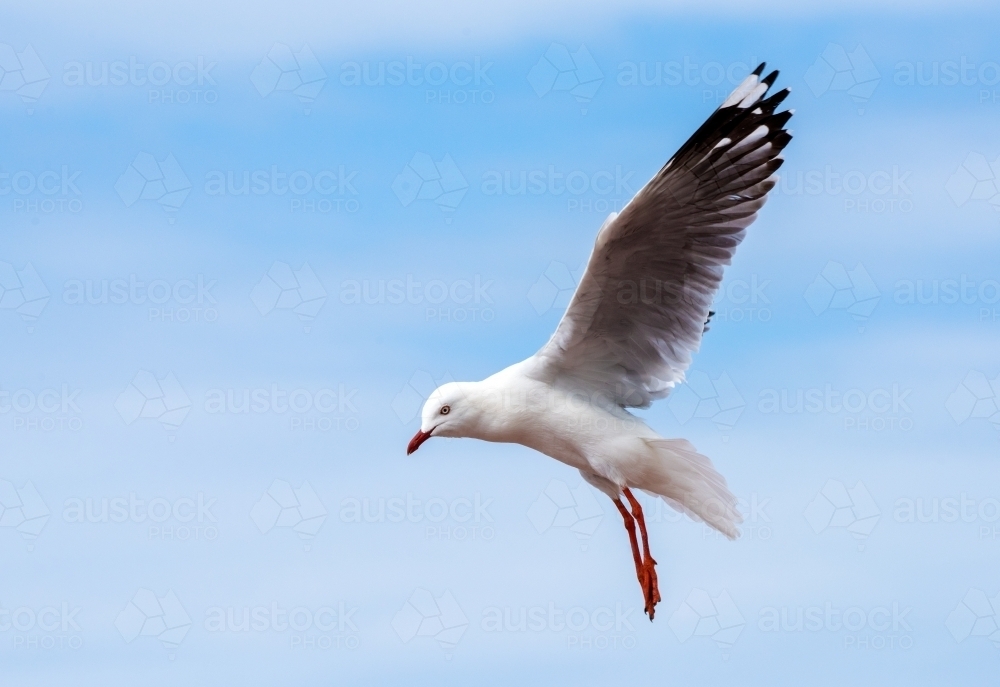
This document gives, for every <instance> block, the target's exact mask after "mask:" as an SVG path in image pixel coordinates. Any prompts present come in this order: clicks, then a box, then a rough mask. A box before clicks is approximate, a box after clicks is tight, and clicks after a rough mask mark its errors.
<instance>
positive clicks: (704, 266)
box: [533, 65, 792, 407]
mask: <svg viewBox="0 0 1000 687" xmlns="http://www.w3.org/2000/svg"><path fill="white" fill-rule="evenodd" d="M762 70H763V65H761V66H760V67H758V69H757V71H756V72H754V73H753V74H751V75H750V76H749V77H747V79H746V80H745V81H744V82H743V83H742V84H741V85H740V86H739V87H737V89H736V90H735V91H733V94H732V95H730V97H729V98H728V99H727V100H726V102H724V103H723V104H722V105H721V106H720V107H719V108H718V109H717V110H716V111H715V112H714V113H713V114H712V115H711V116H710V117H709V118H708V120H707V121H706V122H705V123H704V124H703V125H702V126H701V127H700V128H699V129H698V131H696V132H695V134H694V135H693V136H692V137H691V138H690V139H689V140H688V141H687V142H686V143H685V144H684V145H683V146H681V148H680V150H678V151H677V153H676V154H675V155H674V156H673V157H672V158H671V159H670V161H669V162H667V164H666V165H664V166H663V168H662V169H660V171H659V172H658V173H657V174H656V175H655V176H654V177H653V178H652V179H651V180H650V181H649V183H647V184H646V185H645V186H644V187H643V188H642V189H641V190H640V191H639V192H638V193H637V194H636V195H635V197H634V198H633V199H632V200H631V201H630V202H629V203H628V205H626V206H625V207H624V208H623V210H622V212H621V213H620V214H618V215H614V214H612V215H611V216H610V217H608V219H607V221H605V223H604V225H603V226H602V227H601V230H600V231H599V232H598V236H597V242H596V244H595V246H594V250H593V253H592V254H591V256H590V261H589V262H588V265H587V270H586V272H585V273H584V276H583V278H582V279H581V280H580V283H579V285H578V286H577V289H576V292H575V294H574V295H573V299H572V301H571V302H570V305H569V308H568V309H567V311H566V313H565V315H564V316H563V319H562V320H561V321H560V323H559V326H558V327H557V328H556V331H555V333H554V334H553V335H552V338H551V339H550V340H549V342H548V343H547V344H546V345H545V346H544V347H543V348H542V349H541V350H540V351H539V352H538V353H537V354H535V356H534V359H533V370H534V373H533V374H534V375H535V376H537V377H539V378H543V379H545V380H546V381H548V382H550V383H553V384H557V385H562V386H566V387H570V388H574V389H577V390H581V391H585V392H586V393H589V394H591V395H593V394H598V395H600V397H602V398H604V399H605V400H606V401H607V402H609V403H614V404H615V405H619V406H623V407H646V406H648V405H649V404H650V403H651V402H652V401H653V400H655V399H658V398H663V397H664V396H666V395H667V394H668V393H670V390H671V389H672V388H673V386H674V384H676V383H677V382H679V381H682V380H683V378H684V371H685V370H686V369H687V367H688V366H689V365H690V363H691V355H692V353H693V352H694V351H696V350H697V349H698V347H699V345H700V344H701V337H702V334H703V333H704V331H705V329H706V325H707V320H708V317H709V307H710V305H711V303H712V300H713V298H714V295H715V292H716V291H717V290H718V288H719V284H720V282H721V280H722V272H723V267H724V266H725V265H728V264H730V262H731V260H732V257H733V254H734V253H735V251H736V247H737V246H738V245H739V244H740V242H741V241H742V240H743V238H744V236H745V235H746V228H747V227H748V226H749V225H750V224H751V223H752V222H753V221H754V219H756V217H757V211H758V210H760V208H761V207H762V206H763V205H764V202H765V200H766V199H767V193H768V191H770V190H771V188H772V187H773V186H774V183H775V178H774V177H773V174H774V172H775V171H776V170H777V169H778V167H780V166H781V162H782V160H781V158H780V153H781V151H782V149H783V148H784V147H785V145H787V144H788V142H789V141H790V140H791V134H789V133H788V132H787V131H786V130H785V128H784V127H785V124H786V123H787V122H788V120H789V118H790V117H791V115H792V113H791V112H790V111H784V112H780V113H776V112H775V110H776V109H777V107H778V105H780V104H781V102H782V101H783V100H784V99H785V96H787V94H788V90H787V89H786V90H782V91H780V92H778V93H776V94H774V95H773V96H771V97H769V98H765V95H766V93H767V90H768V89H769V88H770V86H771V84H773V83H774V80H775V78H776V77H777V72H772V73H771V74H769V75H768V76H767V77H766V78H763V79H761V78H760V74H761V73H762Z"/></svg>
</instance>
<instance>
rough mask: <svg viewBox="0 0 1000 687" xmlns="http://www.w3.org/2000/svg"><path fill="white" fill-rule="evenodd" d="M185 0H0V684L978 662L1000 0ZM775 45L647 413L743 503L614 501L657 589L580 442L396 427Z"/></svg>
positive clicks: (542, 334) (999, 419)
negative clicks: (773, 101)
mask: <svg viewBox="0 0 1000 687" xmlns="http://www.w3.org/2000/svg"><path fill="white" fill-rule="evenodd" d="M202 5H203V4H201V3H180V4H178V3H172V4H170V5H169V6H168V5H165V4H164V5H162V6H157V7H150V8H135V7H133V6H131V5H129V4H127V3H108V4H106V5H105V6H104V8H103V9H99V10H86V11H84V10H82V9H80V8H77V7H75V6H71V5H68V4H66V5H64V4H60V3H47V4H46V3H42V4H33V5H26V4H22V5H19V6H17V7H13V8H6V9H5V10H4V19H5V21H4V22H3V23H2V28H0V44H3V46H0V67H2V68H3V69H5V75H4V77H3V80H2V81H0V108H2V112H3V117H4V121H5V123H6V125H7V130H8V136H6V137H5V138H4V139H3V141H2V142H0V222H2V227H3V231H2V232H0V263H3V264H0V285H2V286H3V287H4V289H5V291H4V294H3V295H2V296H0V329H2V332H3V336H2V339H0V341H2V343H0V346H2V350H3V360H4V364H3V365H2V366H0V436H2V438H3V445H4V450H3V452H2V456H3V457H2V459H0V480H3V481H2V482H0V503H2V504H3V506H4V509H5V510H4V511H3V513H0V550H2V552H3V558H4V560H5V561H6V562H7V564H6V565H5V566H4V567H5V575H4V581H3V584H2V585H0V653H2V655H3V661H4V664H5V665H6V666H7V669H6V670H5V673H6V675H7V676H8V679H9V680H10V681H11V684H19V685H20V684H24V685H28V684H31V685H56V684H64V683H65V682H66V681H67V680H70V679H72V680H74V681H75V682H76V683H78V684H81V685H90V684H94V685H98V684H107V683H109V682H112V681H116V680H122V679H126V678H133V677H134V678H139V679H141V680H142V681H143V682H144V683H145V684H150V685H175V684H179V683H182V682H183V683H186V684H219V683H223V684H231V683H234V682H237V681H238V682H240V683H242V684H247V685H257V684H260V685H264V684H275V683H278V682H280V683H295V684H301V685H312V684H328V683H329V682H330V681H331V680H333V679H337V680H341V681H344V682H352V683H353V682H361V681H362V680H364V681H372V680H378V681H380V682H387V683H394V682H402V681H403V680H405V681H406V682H408V683H411V684H467V683H469V682H471V681H475V682H476V683H478V684H507V683H510V682H512V681H518V682H528V683H529V684H534V683H542V682H544V683H545V684H572V685H590V684H607V683H608V682H612V683H617V682H623V681H625V680H643V679H655V680H660V679H662V676H663V675H668V676H669V678H670V679H672V680H675V681H680V682H682V683H684V684H687V683H696V682H697V683H699V684H717V683H722V682H724V681H729V682H737V683H740V684H768V685H786V684H788V685H791V684H801V683H802V682H803V681H807V682H808V683H810V684H816V685H827V684H829V685H835V684H836V685H839V684H843V683H845V682H848V681H850V682H851V683H853V684H885V683H887V682H890V683H902V682H904V681H906V682H909V683H913V684H940V683H942V682H944V681H947V682H949V683H955V682H961V681H965V682H981V681H982V680H983V679H985V676H986V675H987V674H988V673H987V669H988V666H992V665H994V664H993V662H994V661H995V660H996V659H995V656H994V654H995V652H996V651H997V646H1000V645H994V643H993V641H991V639H990V638H989V636H988V635H989V634H990V633H991V632H992V631H993V630H991V629H990V628H993V629H996V628H997V627H1000V596H998V593H1000V579H998V577H997V575H996V573H995V572H991V571H995V570H996V564H997V562H998V556H1000V554H998V541H1000V492H998V486H997V485H998V483H1000V482H998V479H1000V470H998V468H997V465H996V461H995V458H996V455H997V446H998V444H997V440H998V434H997V432H998V431H1000V415H998V414H997V413H1000V409H998V406H1000V400H997V398H998V396H1000V363H998V360H997V354H996V350H997V346H996V341H997V336H998V335H1000V273H998V271H997V267H996V266H997V264H998V261H997V258H998V249H1000V215H998V214H997V213H996V210H995V208H1000V205H998V204H995V202H996V201H998V199H1000V181H998V180H997V178H998V177H1000V163H998V162H997V161H998V160H1000V144H998V143H997V140H998V138H997V124H996V122H997V113H998V111H1000V110H998V108H1000V39H998V38H997V37H996V35H995V32H994V31H992V30H991V29H992V27H993V26H994V25H995V21H996V19H997V14H996V11H995V10H993V9H984V8H982V7H978V6H977V5H975V4H974V3H967V4H962V5H959V6H954V5H952V6H950V7H949V8H948V9H945V8H944V7H938V6H936V5H935V4H934V3H924V4H922V5H920V6H919V7H916V8H914V7H910V6H907V7H903V6H896V5H893V4H889V3H886V4H881V5H879V6H877V7H869V6H868V4H867V3H866V4H861V3H857V4H848V5H844V6H843V7H842V9H840V10H836V11H834V10H823V11H820V10H813V9H803V8H799V7H797V6H793V5H791V4H783V3H775V4H769V5H767V6H765V7H763V8H758V7H754V8H753V9H752V11H751V10H750V9H747V8H743V7H740V6H730V5H728V4H727V3H715V2H713V3H707V4H706V3H697V4H695V3H687V4H682V5H678V6H676V7H674V8H669V7H664V6H662V5H660V4H658V3H624V4H622V3H617V4H615V6H614V7H609V6H604V5H603V4H602V5H600V6H598V5H597V4H596V3H595V4H594V5H593V6H583V7H580V6H577V5H575V4H574V5H573V6H570V5H569V4H564V3H545V4H536V3H532V4H527V3H526V4H524V5H516V4H515V5H512V6H510V7H505V8H504V10H503V11H502V12H501V11H500V10H497V9H492V8H475V9H473V8H468V7H465V6H464V5H458V4H445V3H437V4H428V5H426V6H424V7H422V8H419V9H415V8H411V7H409V6H408V5H393V4H391V3H366V4H365V5H364V6H357V7H352V8H347V7H339V6H330V7H319V6H315V7H314V6H312V5H310V4H308V3H298V4H295V5H294V8H289V9H282V10H280V11H278V10H276V9H273V8H270V7H268V6H265V5H264V4H263V3H258V4H251V5H246V4H243V5H240V6H239V7H237V6H235V5H230V6H225V5H222V6H212V7H206V6H202ZM53 16H55V17H57V18H56V19H55V20H54V21H53V19H52V17H53ZM720 17H722V18H720ZM29 46H30V47H29ZM567 59H568V60H569V62H566V60H567ZM546 60H547V61H546ZM762 60H766V61H767V62H768V65H769V67H773V68H777V69H780V70H781V76H780V77H779V80H778V85H779V86H780V87H783V86H790V87H791V88H792V94H791V96H790V97H789V99H788V101H787V102H788V104H789V107H792V108H794V109H795V110H796V114H795V116H794V117H793V119H792V121H791V125H790V126H791V128H792V129H793V131H794V134H795V138H794V140H793V141H792V143H791V144H790V145H789V147H788V148H787V151H786V156H785V157H786V162H785V165H784V168H783V170H782V176H783V178H782V181H781V183H780V184H779V186H778V187H777V189H776V191H775V192H774V193H772V197H771V198H770V200H769V202H768V204H767V206H766V207H765V208H764V210H763V211H762V212H761V214H760V217H759V219H758V221H757V222H756V223H755V224H754V225H753V226H752V228H751V230H750V231H749V234H748V237H747V239H746V241H745V242H744V244H743V245H742V246H741V247H740V250H739V252H738V253H737V255H736V258H735V260H734V263H733V265H732V266H731V267H730V268H729V270H728V271H727V273H726V281H725V282H724V285H723V289H722V291H721V292H720V296H719V298H718V300H717V303H716V308H715V309H716V311H717V315H716V317H715V319H714V321H713V326H712V329H711V331H710V332H709V333H708V335H707V336H706V337H705V339H704V343H703V345H702V349H701V351H700V352H699V353H698V354H697V356H696V357H695V361H694V365H693V366H692V368H691V374H690V375H689V379H690V384H688V385H685V386H684V387H680V388H678V389H677V390H676V391H675V392H674V394H673V395H672V396H671V398H669V399H667V400H666V401H663V402H660V403H658V404H656V405H654V406H653V407H652V408H651V409H649V410H647V411H642V412H641V415H642V417H643V418H644V419H645V420H646V421H647V422H648V423H649V424H650V425H651V426H653V427H654V428H656V429H657V430H658V431H659V432H661V433H662V434H663V435H664V436H671V437H673V436H682V437H685V438H687V439H689V440H690V441H692V442H693V443H694V444H695V445H696V446H697V447H698V448H699V450H700V451H701V452H703V453H705V454H706V455H709V456H710V457H711V458H712V459H713V461H714V463H715V465H716V466H717V467H718V468H719V470H720V471H721V472H722V473H723V474H724V475H726V477H727V479H728V480H729V484H730V486H731V487H732V490H733V492H734V493H735V494H736V495H737V496H738V497H739V498H740V500H741V509H742V510H743V512H744V515H745V516H746V518H747V522H746V523H745V526H744V533H743V537H742V538H741V539H740V540H738V541H736V542H728V541H725V540H724V539H721V538H719V537H717V536H715V535H714V534H713V533H711V532H709V531H707V530H705V528H704V527H703V526H702V525H698V524H695V523H692V522H689V521H687V520H686V519H684V518H681V517H680V516H678V515H676V514H675V513H673V512H672V511H670V510H669V508H667V507H666V506H665V505H664V504H656V503H655V502H653V501H652V500H651V499H648V498H647V499H645V500H644V504H646V508H647V513H648V514H649V517H650V520H651V522H650V535H651V540H652V542H651V545H652V549H653V554H654V556H655V557H656V559H657V561H658V562H659V568H658V570H659V579H660V587H661V591H662V593H663V602H662V604H661V605H660V607H659V609H658V614H657V618H656V621H655V622H654V623H653V624H650V623H649V622H648V621H647V620H646V619H645V618H644V616H643V615H642V605H641V603H640V601H641V596H640V592H639V590H638V589H637V585H636V582H635V578H634V572H633V570H632V563H631V561H630V558H629V551H628V544H627V538H626V534H625V532H624V531H622V529H623V528H622V527H621V523H620V520H619V517H618V515H617V513H616V512H615V510H614V509H613V507H612V504H610V503H609V502H608V501H607V499H606V498H605V497H604V496H603V495H601V494H599V493H597V492H595V491H594V490H592V489H590V487H588V486H586V485H585V484H583V483H582V482H581V480H580V478H579V476H578V475H577V473H575V472H574V471H572V470H570V469H569V468H567V467H565V466H563V465H561V464H559V463H556V462H555V461H552V460H550V459H548V458H545V457H543V456H540V455H538V454H535V453H533V452H531V451H529V450H528V449H525V448H522V447H519V446H507V445H489V444H483V443H476V442H473V441H471V440H465V441H458V440H455V441H443V440H436V441H432V442H429V443H428V444H426V445H425V446H424V448H422V449H421V451H420V452H419V453H418V454H416V455H415V456H412V457H410V458H406V457H405V455H404V448H405V444H406V442H407V440H408V439H409V437H410V436H411V435H412V434H413V433H414V432H415V431H416V429H417V424H418V421H417V420H416V419H415V417H416V416H415V413H416V408H418V407H419V403H420V402H421V400H422V398H423V396H424V395H426V393H427V391H428V389H429V388H430V387H432V386H433V385H434V384H436V383H439V382H441V381H443V380H447V379H481V378H483V377H485V376H487V375H489V374H491V373H493V372H494V371H496V370H498V369H500V368H502V367H504V366H506V365H509V364H511V363H513V362H516V361H518V360H521V359H522V358H524V357H526V356H528V355H530V354H531V353H533V352H534V351H535V350H537V348H538V347H539V346H541V345H542V344H543V343H544V341H545V340H546V339H547V337H548V336H549V334H550V333H551V331H552V330H553V328H554V327H555V325H556V323H557V322H558V319H559V316H560V315H561V311H562V308H563V307H564V303H565V299H566V298H567V297H568V295H569V294H570V293H571V290H572V288H573V285H574V284H575V281H574V280H575V278H576V275H578V273H579V269H580V268H581V266H582V265H583V263H584V261H585V260H586V258H587V256H588V254H589V250H590V246H591V245H592V241H593V238H594V236H595V234H596V231H597V228H598V227H599V226H600V224H601V222H602V221H603V220H604V217H605V216H606V215H607V213H608V212H609V211H610V210H614V209H617V208H620V207H621V205H622V204H624V203H625V202H627V201H628V199H629V198H630V197H631V194H632V193H633V192H634V191H635V190H637V189H638V188H639V187H640V186H641V185H642V184H643V183H645V181H646V180H647V179H648V178H649V176H650V175H651V174H653V173H654V172H655V171H656V170H657V169H658V168H659V167H660V166H661V165H662V164H663V163H664V162H665V161H666V160H667V159H668V158H669V156H670V155H671V154H672V152H673V151H674V150H675V149H676V148H677V147H678V146H679V145H680V144H681V143H682V142H683V141H684V140H685V138H686V137H687V136H688V135H689V134H690V133H691V132H692V131H693V130H694V128H696V127H697V126H698V125H699V124H700V122H701V121H703V120H704V118H705V117H707V116H708V114H709V113H710V112H711V110H712V109H713V108H714V107H715V106H716V105H717V104H718V103H719V102H720V101H721V100H722V99H723V98H724V97H725V96H726V94H728V92H729V90H730V89H731V88H732V87H733V85H735V82H738V81H739V80H740V79H741V78H742V77H743V76H744V75H745V74H746V73H747V71H748V70H750V69H752V68H753V67H754V66H756V63H757V62H759V61H762ZM380 64H381V65H383V67H382V68H384V69H385V74H386V75H387V79H386V80H387V82H389V81H391V80H392V77H391V76H390V75H392V74H402V75H403V77H402V80H403V81H404V83H402V84H400V85H390V84H389V83H385V84H383V85H375V84H373V85H366V84H365V83H364V82H363V81H364V78H363V75H364V74H365V73H367V74H368V76H369V81H372V80H375V79H376V76H375V75H377V74H378V73H379V69H380V67H379V65H380ZM105 65H106V66H107V74H108V77H107V80H106V83H101V81H102V76H101V75H102V74H103V72H104V70H105ZM139 65H142V67H139ZM417 65H419V66H417ZM550 65H551V66H550ZM567 65H568V66H567ZM408 66H409V68H410V71H409V72H407V71H406V70H407V67H408ZM88 69H89V77H88ZM355 70H359V71H360V72H361V73H362V83H361V84H360V85H352V84H351V82H352V78H353V74H354V73H355ZM366 70H367V71H366ZM560 70H561V73H562V76H561V77H560V79H561V80H559V81H556V80H555V77H554V76H553V75H554V74H555V72H556V71H560ZM657 73H659V74H660V76H661V78H660V80H659V83H657V82H656V74H657ZM282 74H285V76H282ZM632 74H639V75H643V76H644V79H645V81H646V85H643V84H642V83H639V84H638V85H635V84H633V83H631V81H632V77H631V75H632ZM81 75H82V83H80V81H81V78H80V76H81ZM911 75H912V78H911ZM296 79H297V80H296ZM574 79H575V81H574ZM428 80H429V81H430V82H431V83H430V85H428V83H427V81H428ZM641 80H642V79H640V81H641ZM115 81H117V82H118V85H116V84H115V83H113V82H115ZM566 84H568V86H567V87H565V88H564V87H563V86H564V85H566ZM577 86H579V89H578V90H577V91H575V92H571V91H570V89H571V88H575V87H577ZM296 88H298V89H299V90H298V91H297V92H296V91H295V89H296ZM991 163H992V166H991ZM522 174H523V175H524V177H525V178H526V179H532V178H533V179H538V180H539V181H538V182H537V183H536V184H535V185H534V186H530V185H529V186H528V187H526V189H525V191H524V192H523V193H518V192H516V190H517V188H518V182H519V179H520V178H521V176H522ZM244 176H245V177H246V178H247V179H249V180H250V181H251V184H250V185H249V189H248V192H246V193H239V189H240V188H241V187H242V186H243V179H244ZM220 179H221V180H222V184H221V185H220V184H219V183H218V182H219V180H220ZM230 179H231V180H232V181H231V182H230ZM497 179H500V180H507V179H509V180H510V182H509V183H508V185H507V186H506V187H504V186H503V185H502V184H501V186H500V187H499V189H498V187H497V185H496V183H495V181H496V180H497ZM991 201H992V202H991ZM380 294H381V295H380ZM991 382H992V383H991ZM244 398H246V399H247V400H246V401H244ZM800 398H801V402H799V399H800ZM241 408H247V412H238V411H239V410H240V409H241ZM105 503H106V504H107V505H106V507H105V506H104V505H103V504H105ZM88 509H89V510H88ZM991 599H995V600H994V601H992V602H991V601H990V600H991ZM244 613H246V615H247V618H248V621H247V625H246V627H247V629H242V630H241V629H239V628H240V627H241V621H242V618H243V615H244ZM522 613H523V614H524V616H525V618H527V619H533V620H532V622H534V623H535V624H533V625H532V624H531V623H529V622H528V621H527V620H526V622H525V624H524V626H523V629H522V628H521V625H520V623H519V618H520V617H521V614H522ZM800 615H801V617H803V619H804V620H803V623H802V625H801V628H802V629H797V628H798V627H799V626H798V624H797V622H796V619H797V618H798V617H799V616H800ZM230 616H231V620H230ZM220 617H221V618H223V620H222V624H221V627H220V622H219V618H220ZM251 618H252V619H253V621H254V622H253V623H250V620H249V619H251ZM498 618H499V622H498V621H497V619H498ZM774 618H777V619H778V620H777V623H775V622H774ZM810 619H811V620H810ZM535 621H537V622H535ZM810 622H812V623H813V624H812V625H810ZM997 636H998V637H1000V635H997Z"/></svg>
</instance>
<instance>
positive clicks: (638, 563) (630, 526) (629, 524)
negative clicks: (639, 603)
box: [615, 499, 645, 593]
mask: <svg viewBox="0 0 1000 687" xmlns="http://www.w3.org/2000/svg"><path fill="white" fill-rule="evenodd" d="M615 505H616V506H618V512H619V513H621V514H622V518H623V519H624V520H625V529H626V530H628V539H629V542H631V544H632V558H633V560H635V574H636V577H638V578H639V585H640V586H643V582H642V557H641V556H640V555H639V542H637V541H636V538H635V519H634V518H633V517H632V514H631V513H629V512H628V509H627V508H625V504H624V503H622V500H621V499H615ZM644 593H645V590H644Z"/></svg>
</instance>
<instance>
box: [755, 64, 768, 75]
mask: <svg viewBox="0 0 1000 687" xmlns="http://www.w3.org/2000/svg"><path fill="white" fill-rule="evenodd" d="M765 65H767V62H761V63H760V64H759V65H757V68H756V69H754V70H753V73H754V76H760V75H761V74H763V73H764V66H765Z"/></svg>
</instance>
